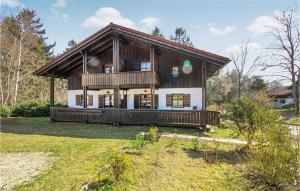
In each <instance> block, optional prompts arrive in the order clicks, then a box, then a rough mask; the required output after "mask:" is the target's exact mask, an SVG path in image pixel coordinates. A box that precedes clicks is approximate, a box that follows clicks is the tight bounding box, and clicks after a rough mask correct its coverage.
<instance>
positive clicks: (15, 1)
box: [0, 0, 24, 7]
mask: <svg viewBox="0 0 300 191" xmlns="http://www.w3.org/2000/svg"><path fill="white" fill-rule="evenodd" d="M0 5H6V6H9V7H23V6H24V5H23V4H22V3H21V2H20V1H19V0H0Z"/></svg>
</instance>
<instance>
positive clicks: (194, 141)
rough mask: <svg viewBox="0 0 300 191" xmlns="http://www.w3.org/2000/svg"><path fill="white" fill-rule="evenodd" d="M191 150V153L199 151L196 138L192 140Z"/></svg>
mask: <svg viewBox="0 0 300 191" xmlns="http://www.w3.org/2000/svg"><path fill="white" fill-rule="evenodd" d="M192 149H193V151H199V149H200V144H199V140H198V138H194V139H193V140H192Z"/></svg>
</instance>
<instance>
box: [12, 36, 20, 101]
mask: <svg viewBox="0 0 300 191" xmlns="http://www.w3.org/2000/svg"><path fill="white" fill-rule="evenodd" d="M21 56H22V37H21V38H20V42H19V54H18V63H17V68H16V70H17V74H16V84H15V94H14V101H13V105H15V104H16V103H17V96H18V89H19V81H20V66H21Z"/></svg>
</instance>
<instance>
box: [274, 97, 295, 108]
mask: <svg viewBox="0 0 300 191" xmlns="http://www.w3.org/2000/svg"><path fill="white" fill-rule="evenodd" d="M281 100H285V103H281ZM291 104H294V99H293V98H276V101H275V102H274V107H275V108H281V107H283V106H285V105H291Z"/></svg>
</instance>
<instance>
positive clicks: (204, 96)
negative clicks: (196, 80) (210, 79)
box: [201, 62, 206, 110]
mask: <svg viewBox="0 0 300 191" xmlns="http://www.w3.org/2000/svg"><path fill="white" fill-rule="evenodd" d="M205 66H206V62H203V63H202V66H201V81H202V110H206V101H205V100H206V85H205V84H206V80H205Z"/></svg>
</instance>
